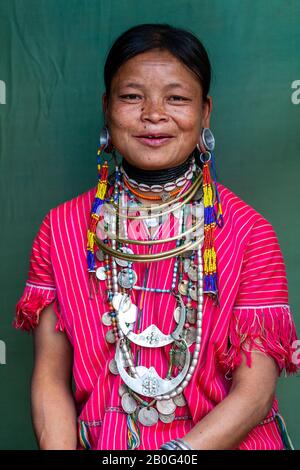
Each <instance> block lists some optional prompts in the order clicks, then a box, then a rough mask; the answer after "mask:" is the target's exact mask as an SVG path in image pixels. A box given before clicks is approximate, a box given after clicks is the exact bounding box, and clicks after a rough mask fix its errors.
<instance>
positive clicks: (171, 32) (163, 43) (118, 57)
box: [104, 24, 211, 101]
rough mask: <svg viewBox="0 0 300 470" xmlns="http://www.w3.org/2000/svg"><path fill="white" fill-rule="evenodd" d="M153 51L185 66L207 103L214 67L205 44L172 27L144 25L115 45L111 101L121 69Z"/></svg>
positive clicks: (109, 69) (108, 66)
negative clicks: (168, 55) (196, 82)
mask: <svg viewBox="0 0 300 470" xmlns="http://www.w3.org/2000/svg"><path fill="white" fill-rule="evenodd" d="M153 49H160V50H167V51H169V52H170V53H171V54H173V56H175V57H176V58H177V59H178V60H180V61H181V62H183V63H184V64H185V65H186V66H187V67H188V68H189V69H190V70H191V71H192V72H193V73H194V74H195V75H196V76H197V78H198V80H199V82H200V84H201V87H202V93H203V100H204V101H205V100H206V99H207V95H208V92H209V87H210V81H211V65H210V61H209V58H208V54H207V52H206V50H205V48H204V46H203V44H202V42H201V41H200V40H199V39H197V38H196V36H194V35H193V34H192V33H190V32H189V31H186V30H184V29H181V28H175V27H173V26H170V25H168V24H140V25H137V26H134V27H133V28H130V29H128V30H127V31H125V32H124V33H123V34H121V36H119V37H118V38H117V39H116V41H115V42H114V44H113V45H112V47H111V49H110V51H109V53H108V56H107V59H106V62H105V66H104V83H105V88H106V94H107V97H108V98H109V95H110V89H111V82H112V79H113V77H114V75H115V74H116V72H117V71H118V69H119V68H120V67H121V65H122V64H124V63H125V62H126V61H127V60H129V59H131V58H132V57H134V56H136V55H138V54H141V53H143V52H147V51H150V50H153Z"/></svg>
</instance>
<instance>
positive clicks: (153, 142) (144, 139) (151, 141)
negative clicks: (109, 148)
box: [135, 134, 173, 147]
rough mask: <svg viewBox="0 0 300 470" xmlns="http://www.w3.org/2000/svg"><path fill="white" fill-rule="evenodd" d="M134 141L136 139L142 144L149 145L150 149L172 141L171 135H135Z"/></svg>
mask: <svg viewBox="0 0 300 470" xmlns="http://www.w3.org/2000/svg"><path fill="white" fill-rule="evenodd" d="M135 138H136V139H138V140H139V141H140V142H141V143H142V144H145V145H150V146H151V147H157V146H159V145H162V144H165V143H167V142H169V141H170V140H171V139H173V136H171V135H166V134H162V135H150V134H149V135H136V136H135Z"/></svg>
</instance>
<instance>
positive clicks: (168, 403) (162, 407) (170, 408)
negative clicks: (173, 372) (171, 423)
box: [156, 398, 176, 415]
mask: <svg viewBox="0 0 300 470" xmlns="http://www.w3.org/2000/svg"><path fill="white" fill-rule="evenodd" d="M156 408H157V411H158V412H159V413H160V414H162V415H170V414H172V413H174V411H175V410H176V405H175V403H174V401H173V400H172V398H170V399H169V400H159V401H158V402H157V403H156Z"/></svg>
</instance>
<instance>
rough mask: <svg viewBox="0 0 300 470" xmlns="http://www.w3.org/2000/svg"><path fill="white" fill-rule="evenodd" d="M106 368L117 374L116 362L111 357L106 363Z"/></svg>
mask: <svg viewBox="0 0 300 470" xmlns="http://www.w3.org/2000/svg"><path fill="white" fill-rule="evenodd" d="M108 368H109V370H110V371H111V373H112V374H114V375H119V371H118V367H117V363H116V361H115V360H114V359H112V360H111V361H110V363H109V364H108Z"/></svg>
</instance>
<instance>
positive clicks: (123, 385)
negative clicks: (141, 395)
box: [119, 384, 128, 397]
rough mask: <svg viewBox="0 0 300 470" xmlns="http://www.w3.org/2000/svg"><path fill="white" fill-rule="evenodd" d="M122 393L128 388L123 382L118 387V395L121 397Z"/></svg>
mask: <svg viewBox="0 0 300 470" xmlns="http://www.w3.org/2000/svg"><path fill="white" fill-rule="evenodd" d="M124 393H128V388H127V386H126V385H125V384H122V385H120V387H119V396H120V397H122V396H123V395H124Z"/></svg>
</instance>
